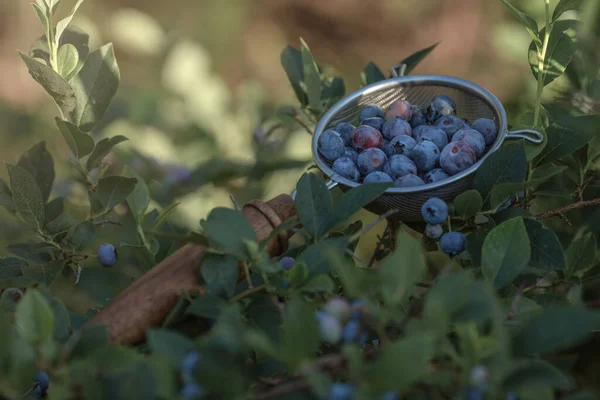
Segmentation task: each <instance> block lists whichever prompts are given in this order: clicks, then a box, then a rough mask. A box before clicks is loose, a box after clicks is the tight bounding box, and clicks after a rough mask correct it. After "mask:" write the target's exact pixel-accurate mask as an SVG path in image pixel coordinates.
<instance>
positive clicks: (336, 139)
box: [319, 130, 346, 161]
mask: <svg viewBox="0 0 600 400" xmlns="http://www.w3.org/2000/svg"><path fill="white" fill-rule="evenodd" d="M345 151H346V147H345V146H344V140H343V139H342V137H341V136H340V134H339V133H337V132H336V131H332V130H328V131H325V132H323V133H322V134H321V136H319V153H321V155H322V156H323V157H325V159H326V160H328V161H335V160H337V159H338V158H340V157H342V156H343V155H344V152H345Z"/></svg>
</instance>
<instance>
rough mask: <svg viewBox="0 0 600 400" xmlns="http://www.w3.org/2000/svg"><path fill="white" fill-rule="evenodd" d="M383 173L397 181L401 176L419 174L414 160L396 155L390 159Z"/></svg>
mask: <svg viewBox="0 0 600 400" xmlns="http://www.w3.org/2000/svg"><path fill="white" fill-rule="evenodd" d="M383 172H385V173H386V174H388V175H389V176H390V177H391V178H392V179H394V180H396V179H398V178H400V177H401V176H404V175H408V174H415V175H416V173H417V166H416V165H415V163H414V162H412V160H411V159H410V158H408V157H406V156H404V155H402V154H396V155H393V156H391V157H390V159H389V160H388V162H387V163H386V164H385V165H384V167H383Z"/></svg>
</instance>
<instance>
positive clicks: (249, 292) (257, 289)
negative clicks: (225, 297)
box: [229, 283, 267, 304]
mask: <svg viewBox="0 0 600 400" xmlns="http://www.w3.org/2000/svg"><path fill="white" fill-rule="evenodd" d="M266 287H267V284H266V283H263V284H262V285H259V286H256V287H254V288H252V289H248V290H246V291H243V292H242V293H240V294H238V295H236V296H233V297H232V298H231V299H229V303H230V304H233V303H237V302H238V301H240V300H242V299H245V298H246V297H248V296H251V295H253V294H255V293H258V292H260V291H262V290H264V289H265V288H266Z"/></svg>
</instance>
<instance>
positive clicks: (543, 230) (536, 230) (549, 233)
mask: <svg viewBox="0 0 600 400" xmlns="http://www.w3.org/2000/svg"><path fill="white" fill-rule="evenodd" d="M524 222H525V229H526V230H527V235H528V236H529V243H530V244H531V259H530V260H529V266H531V267H534V268H540V269H544V270H546V271H554V270H562V269H565V268H566V267H567V265H566V262H565V252H564V251H563V248H562V246H561V244H560V241H559V240H558V237H557V236H556V233H554V231H553V230H552V229H550V228H547V227H545V226H544V225H543V224H541V223H540V222H538V221H535V220H533V219H525V220H524Z"/></svg>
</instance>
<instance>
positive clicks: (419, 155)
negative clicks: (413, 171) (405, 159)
mask: <svg viewBox="0 0 600 400" xmlns="http://www.w3.org/2000/svg"><path fill="white" fill-rule="evenodd" d="M410 158H411V159H412V160H413V161H414V163H415V165H416V166H417V168H418V169H419V170H420V171H423V172H427V171H431V170H432V169H434V168H435V166H436V165H437V163H438V160H439V159H440V149H439V148H438V147H437V146H436V145H435V143H433V142H430V141H428V140H425V141H422V142H421V143H417V145H416V146H415V148H414V149H412V151H411V152H410Z"/></svg>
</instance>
